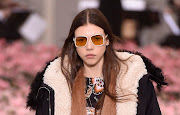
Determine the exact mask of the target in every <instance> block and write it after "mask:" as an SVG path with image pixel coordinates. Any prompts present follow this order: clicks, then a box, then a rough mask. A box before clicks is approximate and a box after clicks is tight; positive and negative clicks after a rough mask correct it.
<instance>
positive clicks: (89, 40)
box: [86, 37, 94, 49]
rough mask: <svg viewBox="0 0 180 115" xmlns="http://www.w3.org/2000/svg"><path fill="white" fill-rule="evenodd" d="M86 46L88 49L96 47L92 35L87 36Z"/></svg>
mask: <svg viewBox="0 0 180 115" xmlns="http://www.w3.org/2000/svg"><path fill="white" fill-rule="evenodd" d="M86 47H87V48H88V49H92V48H93V47H94V43H93V42H92V39H91V37H89V38H88V37H87V43H86Z"/></svg>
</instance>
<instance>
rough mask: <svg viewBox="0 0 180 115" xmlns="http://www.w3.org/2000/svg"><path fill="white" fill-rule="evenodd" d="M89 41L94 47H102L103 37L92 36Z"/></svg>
mask: <svg viewBox="0 0 180 115" xmlns="http://www.w3.org/2000/svg"><path fill="white" fill-rule="evenodd" d="M91 40H92V42H93V44H94V45H102V44H103V37H102V36H101V35H95V36H92V37H91Z"/></svg>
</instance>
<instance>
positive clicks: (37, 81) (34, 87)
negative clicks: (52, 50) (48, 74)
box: [26, 57, 58, 110]
mask: <svg viewBox="0 0 180 115" xmlns="http://www.w3.org/2000/svg"><path fill="white" fill-rule="evenodd" d="M57 58H58V57H56V58H55V59H57ZM55 59H53V60H51V61H49V62H47V63H46V66H45V68H44V69H43V70H42V71H39V72H37V74H36V76H35V78H34V80H33V82H32V84H31V86H30V92H29V94H28V96H27V104H26V106H27V107H30V109H33V110H35V109H36V105H37V103H36V96H37V93H38V90H39V88H40V87H41V86H44V80H43V78H44V73H45V71H46V70H47V68H48V66H49V65H50V63H51V62H53V61H54V60H55Z"/></svg>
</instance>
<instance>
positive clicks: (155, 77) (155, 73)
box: [116, 50, 167, 90]
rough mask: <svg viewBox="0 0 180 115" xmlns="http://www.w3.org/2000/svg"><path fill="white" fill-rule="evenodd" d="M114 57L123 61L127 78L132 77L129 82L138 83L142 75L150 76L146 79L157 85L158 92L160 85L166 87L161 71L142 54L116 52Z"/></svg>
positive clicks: (123, 51)
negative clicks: (127, 73)
mask: <svg viewBox="0 0 180 115" xmlns="http://www.w3.org/2000/svg"><path fill="white" fill-rule="evenodd" d="M116 55H117V56H118V58H119V59H121V60H125V61H123V62H124V64H125V66H126V67H127V68H128V70H127V72H129V73H130V75H129V77H132V78H129V80H130V79H136V80H137V79H138V81H139V80H140V79H141V78H142V77H143V76H144V75H148V76H149V75H150V76H149V77H148V79H150V80H152V81H155V82H156V83H157V84H158V85H157V88H158V89H159V90H160V89H161V87H162V85H167V83H166V82H165V77H164V75H163V72H162V70H161V69H160V68H159V67H157V66H156V65H154V64H153V62H152V61H151V60H150V59H149V58H147V57H145V56H144V55H143V54H142V53H140V52H134V51H133V52H131V51H126V50H117V51H116ZM121 65H123V64H121ZM131 73H132V74H131ZM134 77H135V78H134Z"/></svg>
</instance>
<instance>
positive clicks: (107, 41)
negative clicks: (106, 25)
mask: <svg viewBox="0 0 180 115" xmlns="http://www.w3.org/2000/svg"><path fill="white" fill-rule="evenodd" d="M108 45H109V39H108V38H107V39H106V46H108Z"/></svg>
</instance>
